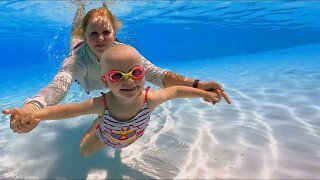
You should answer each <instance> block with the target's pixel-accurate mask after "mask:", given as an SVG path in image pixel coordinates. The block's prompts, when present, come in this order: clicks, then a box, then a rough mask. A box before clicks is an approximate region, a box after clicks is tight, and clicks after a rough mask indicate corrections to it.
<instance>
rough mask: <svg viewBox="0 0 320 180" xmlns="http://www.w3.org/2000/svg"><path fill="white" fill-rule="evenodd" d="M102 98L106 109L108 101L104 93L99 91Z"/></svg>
mask: <svg viewBox="0 0 320 180" xmlns="http://www.w3.org/2000/svg"><path fill="white" fill-rule="evenodd" d="M101 94H102V98H103V104H104V109H108V101H107V98H106V93H103V92H101Z"/></svg>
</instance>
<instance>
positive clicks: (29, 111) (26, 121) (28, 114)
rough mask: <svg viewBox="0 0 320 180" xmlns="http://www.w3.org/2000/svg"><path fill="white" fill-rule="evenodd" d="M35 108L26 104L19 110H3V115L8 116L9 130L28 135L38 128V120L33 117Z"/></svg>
mask: <svg viewBox="0 0 320 180" xmlns="http://www.w3.org/2000/svg"><path fill="white" fill-rule="evenodd" d="M35 111H36V108H35V107H34V106H33V105H32V104H27V105H25V106H23V107H21V108H12V109H4V110H3V111H2V113H3V114H8V115H9V114H10V115H11V117H10V128H11V129H12V131H13V132H15V133H28V132H30V131H32V130H33V129H34V128H35V127H37V126H38V124H39V122H40V120H39V119H37V118H36V117H35V116H34V112H35Z"/></svg>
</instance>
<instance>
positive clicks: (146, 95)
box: [144, 86, 150, 103]
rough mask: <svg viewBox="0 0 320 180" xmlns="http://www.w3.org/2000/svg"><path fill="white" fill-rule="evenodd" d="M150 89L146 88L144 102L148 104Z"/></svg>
mask: <svg viewBox="0 0 320 180" xmlns="http://www.w3.org/2000/svg"><path fill="white" fill-rule="evenodd" d="M149 89H150V86H148V87H146V94H145V95H144V102H145V103H146V102H147V100H148V91H149Z"/></svg>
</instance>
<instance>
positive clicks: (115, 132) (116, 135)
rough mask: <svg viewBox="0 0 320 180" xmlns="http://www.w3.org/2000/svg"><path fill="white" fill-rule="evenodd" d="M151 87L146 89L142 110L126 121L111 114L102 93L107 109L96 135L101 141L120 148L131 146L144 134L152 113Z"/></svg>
mask: <svg viewBox="0 0 320 180" xmlns="http://www.w3.org/2000/svg"><path fill="white" fill-rule="evenodd" d="M149 88H150V87H147V89H146V93H145V98H144V104H143V107H142V109H141V111H140V112H139V113H138V114H137V115H136V116H135V117H134V118H132V119H131V120H128V121H125V122H122V121H118V120H116V119H114V118H112V117H111V116H110V115H109V111H108V103H107V99H106V96H105V93H102V97H103V101H104V106H105V111H104V115H103V117H102V118H101V120H100V121H99V124H98V125H97V127H96V135H97V137H98V139H99V140H100V141H101V142H103V143H104V144H107V145H109V146H112V147H113V148H115V149H120V148H125V147H127V146H129V145H130V144H132V143H133V142H135V141H136V140H137V139H139V138H140V137H141V136H142V135H143V133H144V131H145V129H146V127H147V126H148V123H149V120H150V115H151V113H150V112H149V109H148V103H147V96H148V90H149Z"/></svg>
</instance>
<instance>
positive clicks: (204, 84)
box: [198, 81, 231, 104]
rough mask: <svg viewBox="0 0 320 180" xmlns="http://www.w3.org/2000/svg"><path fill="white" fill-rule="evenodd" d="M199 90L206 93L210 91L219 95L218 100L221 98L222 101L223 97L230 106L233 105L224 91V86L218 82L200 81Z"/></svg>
mask: <svg viewBox="0 0 320 180" xmlns="http://www.w3.org/2000/svg"><path fill="white" fill-rule="evenodd" d="M198 88H199V89H203V90H206V91H210V92H215V93H217V94H218V97H217V98H219V100H220V99H221V97H223V98H224V99H225V100H226V102H227V103H228V104H231V99H230V98H229V96H228V95H227V93H226V92H225V91H224V89H223V87H222V85H221V84H220V83H218V82H216V81H200V82H199V84H198ZM205 101H206V100H205ZM213 104H215V103H213Z"/></svg>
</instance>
